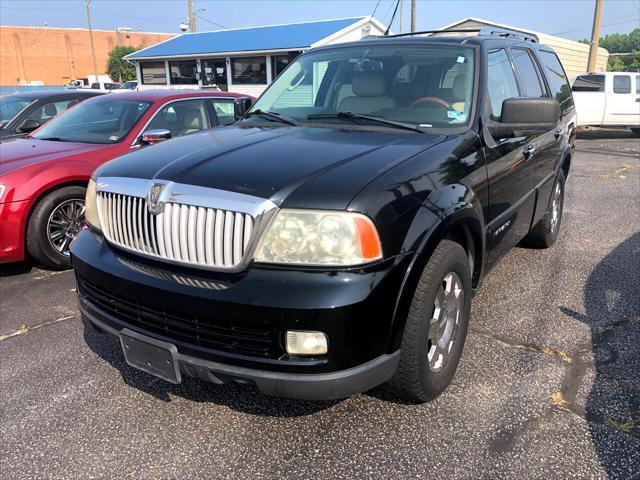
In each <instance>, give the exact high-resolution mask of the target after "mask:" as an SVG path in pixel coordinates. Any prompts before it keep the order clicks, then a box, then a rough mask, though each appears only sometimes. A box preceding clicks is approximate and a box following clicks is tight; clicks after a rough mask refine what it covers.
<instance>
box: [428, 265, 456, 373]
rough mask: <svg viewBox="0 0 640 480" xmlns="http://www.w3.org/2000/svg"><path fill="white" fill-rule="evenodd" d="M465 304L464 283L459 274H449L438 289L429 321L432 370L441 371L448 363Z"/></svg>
mask: <svg viewBox="0 0 640 480" xmlns="http://www.w3.org/2000/svg"><path fill="white" fill-rule="evenodd" d="M463 303H464V291H463V288H462V281H461V280H460V277H459V276H458V274H457V273H455V272H449V273H447V274H446V275H445V276H444V279H443V280H442V284H441V285H440V287H439V288H438V292H437V293H436V299H435V302H434V306H433V315H432V316H431V320H430V321H429V339H428V349H429V350H428V354H427V356H428V360H429V367H430V368H431V370H434V371H438V370H441V369H442V368H443V367H444V365H446V363H447V359H448V358H449V354H450V353H451V351H452V349H453V346H454V343H455V337H456V335H455V334H456V331H457V330H458V327H459V325H460V314H461V311H462V305H463Z"/></svg>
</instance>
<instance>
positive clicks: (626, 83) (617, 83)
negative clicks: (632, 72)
mask: <svg viewBox="0 0 640 480" xmlns="http://www.w3.org/2000/svg"><path fill="white" fill-rule="evenodd" d="M613 93H631V76H629V75H614V76H613Z"/></svg>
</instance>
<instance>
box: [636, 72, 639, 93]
mask: <svg viewBox="0 0 640 480" xmlns="http://www.w3.org/2000/svg"><path fill="white" fill-rule="evenodd" d="M636 93H640V75H636Z"/></svg>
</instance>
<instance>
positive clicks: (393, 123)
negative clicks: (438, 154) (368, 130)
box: [307, 112, 425, 133]
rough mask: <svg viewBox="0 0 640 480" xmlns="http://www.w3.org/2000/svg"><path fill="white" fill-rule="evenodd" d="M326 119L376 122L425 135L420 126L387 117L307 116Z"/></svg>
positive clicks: (345, 114)
mask: <svg viewBox="0 0 640 480" xmlns="http://www.w3.org/2000/svg"><path fill="white" fill-rule="evenodd" d="M324 118H346V119H349V120H367V121H369V122H376V123H379V124H381V125H386V126H388V127H393V128H400V129H402V130H411V131H414V132H419V133H425V131H424V130H422V129H421V128H420V125H413V124H412V123H405V122H398V121H396V120H389V119H388V118H385V117H379V116H375V115H361V114H359V113H353V112H336V113H312V114H311V115H307V120H321V119H324Z"/></svg>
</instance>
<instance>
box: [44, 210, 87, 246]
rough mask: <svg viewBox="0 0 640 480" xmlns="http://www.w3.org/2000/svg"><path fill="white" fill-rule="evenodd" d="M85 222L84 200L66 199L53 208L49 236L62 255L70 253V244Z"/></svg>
mask: <svg viewBox="0 0 640 480" xmlns="http://www.w3.org/2000/svg"><path fill="white" fill-rule="evenodd" d="M83 224H84V200H80V199H72V200H66V201H64V202H62V203H61V204H60V205H58V206H57V207H56V208H54V209H53V211H52V212H51V215H49V221H48V222H47V238H48V239H49V243H50V244H51V246H52V247H53V248H54V249H55V250H56V251H57V252H59V253H61V254H62V255H65V256H68V255H69V245H70V244H71V241H72V240H73V239H74V238H75V237H76V235H77V234H78V232H79V231H80V229H81V228H82V226H83Z"/></svg>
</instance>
